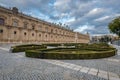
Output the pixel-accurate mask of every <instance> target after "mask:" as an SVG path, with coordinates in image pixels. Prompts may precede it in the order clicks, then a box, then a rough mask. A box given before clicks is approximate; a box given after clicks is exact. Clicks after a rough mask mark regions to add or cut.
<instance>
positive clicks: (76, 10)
mask: <svg viewBox="0 0 120 80" xmlns="http://www.w3.org/2000/svg"><path fill="white" fill-rule="evenodd" d="M0 5H1V6H4V7H7V8H9V7H14V6H15V7H18V8H19V10H20V12H24V13H25V14H28V15H31V16H33V17H37V18H40V19H42V20H45V21H49V22H54V23H59V22H61V23H63V24H67V25H69V26H70V27H71V28H72V29H74V30H75V31H78V32H81V33H86V32H89V33H90V34H91V35H95V34H108V33H109V30H108V23H109V22H110V21H111V20H112V19H114V18H115V17H117V16H120V8H119V6H120V0H0Z"/></svg>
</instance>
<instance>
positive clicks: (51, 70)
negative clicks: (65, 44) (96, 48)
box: [0, 44, 120, 80]
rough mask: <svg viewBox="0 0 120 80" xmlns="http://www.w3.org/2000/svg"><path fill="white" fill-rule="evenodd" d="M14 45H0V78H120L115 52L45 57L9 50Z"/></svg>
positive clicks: (63, 79)
mask: <svg viewBox="0 0 120 80" xmlns="http://www.w3.org/2000/svg"><path fill="white" fill-rule="evenodd" d="M11 45H13V44H0V80H120V47H118V46H115V47H116V48H117V49H118V55H116V56H113V57H110V58H104V59H92V60H48V59H34V58H27V57H25V54H24V52H20V53H10V52H9V48H10V46H11Z"/></svg>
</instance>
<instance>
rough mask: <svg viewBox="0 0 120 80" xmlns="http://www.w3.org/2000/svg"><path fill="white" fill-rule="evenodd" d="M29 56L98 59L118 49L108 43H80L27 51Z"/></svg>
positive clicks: (111, 54) (110, 54) (108, 55)
mask: <svg viewBox="0 0 120 80" xmlns="http://www.w3.org/2000/svg"><path fill="white" fill-rule="evenodd" d="M25 54H26V56H27V57H36V58H45V59H97V58H105V57H110V56H113V55H115V54H116V49H115V48H113V47H111V46H109V45H108V44H106V43H99V44H79V45H78V46H77V47H76V48H53V49H38V50H29V51H26V53H25Z"/></svg>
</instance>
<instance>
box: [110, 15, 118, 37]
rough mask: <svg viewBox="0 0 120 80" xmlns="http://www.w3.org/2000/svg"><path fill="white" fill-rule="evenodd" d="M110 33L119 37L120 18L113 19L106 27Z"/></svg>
mask: <svg viewBox="0 0 120 80" xmlns="http://www.w3.org/2000/svg"><path fill="white" fill-rule="evenodd" d="M108 27H109V30H110V32H112V33H115V34H117V35H118V36H119V37H120V17H117V18H115V19H114V20H113V21H112V22H111V23H109V25H108Z"/></svg>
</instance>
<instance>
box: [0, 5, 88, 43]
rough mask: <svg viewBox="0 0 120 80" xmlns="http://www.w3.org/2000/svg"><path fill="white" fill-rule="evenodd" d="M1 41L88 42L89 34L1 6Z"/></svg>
mask: <svg viewBox="0 0 120 80" xmlns="http://www.w3.org/2000/svg"><path fill="white" fill-rule="evenodd" d="M0 42H40V43H88V42H89V35H87V34H80V33H78V32H73V31H72V30H69V29H66V28H63V27H60V26H59V25H55V24H52V23H49V22H46V21H43V20H40V19H37V18H34V17H31V16H28V15H25V14H23V13H20V12H19V11H18V9H17V8H15V7H14V8H12V9H7V8H4V7H0Z"/></svg>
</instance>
